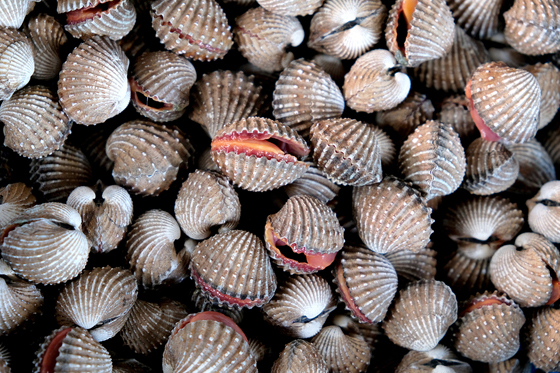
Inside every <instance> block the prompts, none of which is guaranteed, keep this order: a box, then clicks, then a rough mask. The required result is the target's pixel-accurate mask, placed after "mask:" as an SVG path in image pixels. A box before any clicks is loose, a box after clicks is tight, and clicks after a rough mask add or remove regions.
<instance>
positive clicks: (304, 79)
mask: <svg viewBox="0 0 560 373" xmlns="http://www.w3.org/2000/svg"><path fill="white" fill-rule="evenodd" d="M272 108H273V109H274V110H273V112H272V114H273V115H274V118H276V120H277V121H279V122H280V123H282V124H285V125H287V126H289V127H291V128H292V129H294V130H296V131H298V132H299V133H300V134H302V135H304V136H306V135H307V134H308V132H309V128H310V127H311V125H312V124H314V123H316V122H318V121H320V120H323V119H330V118H340V116H341V115H342V112H343V111H344V97H343V96H342V92H340V89H339V88H338V86H337V85H336V83H335V82H334V80H333V79H332V78H331V77H330V75H329V74H327V73H326V72H325V71H323V69H321V68H320V67H319V66H317V65H316V64H315V63H313V62H309V61H306V60H304V59H298V60H295V61H292V62H290V64H289V65H288V67H286V68H285V69H284V71H282V73H281V74H280V77H279V78H278V80H277V81H276V88H275V89H274V99H273V101H272Z"/></svg>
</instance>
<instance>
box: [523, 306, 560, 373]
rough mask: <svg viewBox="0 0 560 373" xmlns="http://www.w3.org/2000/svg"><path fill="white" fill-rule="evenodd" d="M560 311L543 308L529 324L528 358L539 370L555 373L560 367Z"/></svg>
mask: <svg viewBox="0 0 560 373" xmlns="http://www.w3.org/2000/svg"><path fill="white" fill-rule="evenodd" d="M559 330H560V310H559V309H556V308H554V307H543V308H541V309H539V310H537V311H536V312H535V313H534V314H533V317H532V319H531V321H530V322H529V326H528V332H527V343H526V346H527V357H528V358H529V360H530V361H531V363H533V364H534V366H535V367H536V368H538V369H543V370H544V371H547V372H549V371H553V370H556V369H558V365H560V345H559V344H558V338H559V337H560V335H559V334H560V331H559Z"/></svg>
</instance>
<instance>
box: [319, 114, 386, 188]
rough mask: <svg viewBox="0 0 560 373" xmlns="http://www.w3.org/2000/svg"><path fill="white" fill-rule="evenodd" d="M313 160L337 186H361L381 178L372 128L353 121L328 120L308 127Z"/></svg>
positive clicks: (378, 152) (379, 158)
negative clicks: (309, 128)
mask: <svg viewBox="0 0 560 373" xmlns="http://www.w3.org/2000/svg"><path fill="white" fill-rule="evenodd" d="M310 133H311V146H312V148H313V160H314V161H315V163H316V164H317V168H318V169H319V170H321V171H323V172H324V173H325V174H326V175H327V177H328V178H329V179H330V180H332V181H334V182H335V183H337V184H342V185H353V186H362V185H369V184H372V183H378V182H380V181H381V178H382V177H383V172H382V169H381V150H380V147H379V143H378V140H377V136H376V131H375V130H374V126H372V125H370V124H367V123H363V122H359V121H357V120H355V119H343V118H341V119H327V120H323V121H320V122H316V123H315V124H314V125H313V126H312V127H311V131H310Z"/></svg>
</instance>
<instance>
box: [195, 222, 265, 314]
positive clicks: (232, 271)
mask: <svg viewBox="0 0 560 373" xmlns="http://www.w3.org/2000/svg"><path fill="white" fill-rule="evenodd" d="M189 270H190V271H191V278H193V280H195V282H196V286H197V287H199V288H201V289H202V290H203V291H204V293H205V295H206V296H207V297H208V298H210V299H213V300H217V301H218V302H220V303H221V304H224V305H228V306H230V307H232V306H233V307H236V308H243V307H247V308H253V307H254V306H255V305H256V306H257V307H259V306H261V305H263V304H266V303H268V301H269V300H270V299H271V298H272V296H273V295H274V292H275V291H276V276H275V274H274V271H273V270H272V265H271V264H270V259H269V258H268V255H267V253H266V250H265V248H264V245H263V243H262V242H261V240H260V239H259V238H258V237H257V236H255V235H254V234H252V233H249V232H244V231H240V230H231V231H229V232H226V233H219V234H217V235H214V236H212V237H210V238H209V239H207V240H205V241H202V242H201V243H199V244H198V245H197V246H196V248H195V250H194V253H193V256H192V259H191V262H190V264H189ZM224 295H226V297H227V298H228V299H227V300H225V299H220V298H219V297H222V298H224ZM229 298H235V299H229ZM238 299H241V300H242V301H244V300H247V301H251V302H252V303H250V304H246V303H243V302H239V301H238ZM229 300H231V301H233V302H234V303H233V304H230V303H229Z"/></svg>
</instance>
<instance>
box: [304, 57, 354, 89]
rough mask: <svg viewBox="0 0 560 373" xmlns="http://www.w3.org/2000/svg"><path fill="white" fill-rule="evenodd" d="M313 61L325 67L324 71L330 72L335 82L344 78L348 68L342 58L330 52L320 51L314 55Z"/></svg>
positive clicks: (322, 67)
mask: <svg viewBox="0 0 560 373" xmlns="http://www.w3.org/2000/svg"><path fill="white" fill-rule="evenodd" d="M311 62H313V63H314V64H316V65H317V66H319V67H320V68H321V69H323V71H324V72H326V73H327V74H329V75H330V76H331V78H333V80H334V81H335V82H340V81H341V80H342V79H344V74H346V70H345V68H344V65H343V64H342V61H341V60H340V58H338V57H335V56H331V55H329V54H323V53H318V54H316V55H315V56H313V58H312V59H311Z"/></svg>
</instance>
